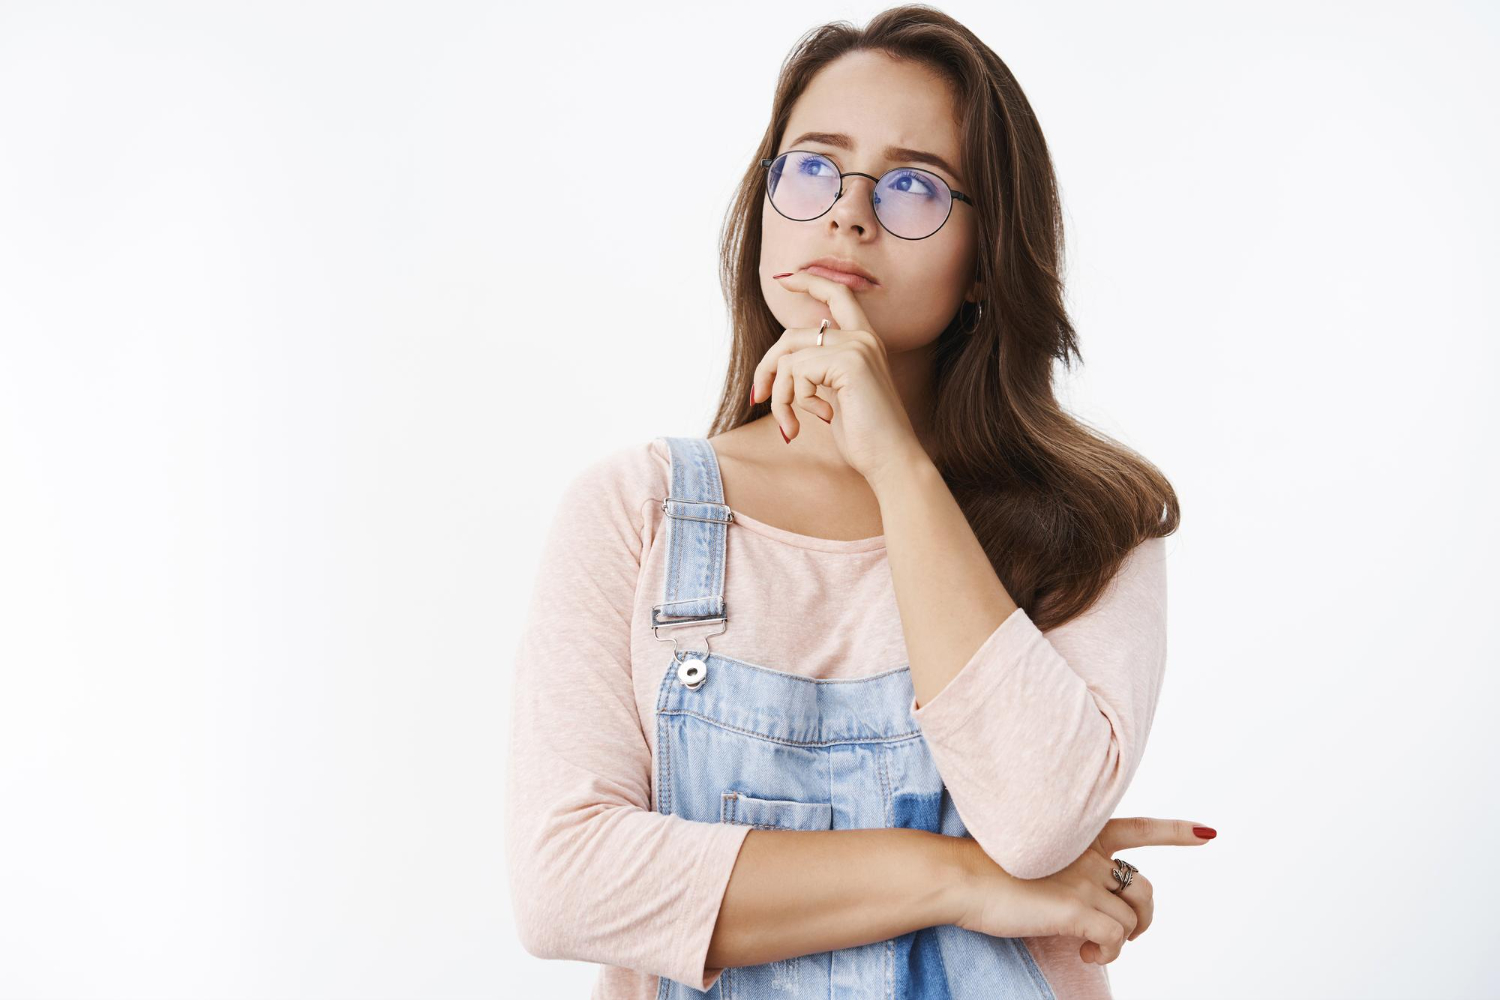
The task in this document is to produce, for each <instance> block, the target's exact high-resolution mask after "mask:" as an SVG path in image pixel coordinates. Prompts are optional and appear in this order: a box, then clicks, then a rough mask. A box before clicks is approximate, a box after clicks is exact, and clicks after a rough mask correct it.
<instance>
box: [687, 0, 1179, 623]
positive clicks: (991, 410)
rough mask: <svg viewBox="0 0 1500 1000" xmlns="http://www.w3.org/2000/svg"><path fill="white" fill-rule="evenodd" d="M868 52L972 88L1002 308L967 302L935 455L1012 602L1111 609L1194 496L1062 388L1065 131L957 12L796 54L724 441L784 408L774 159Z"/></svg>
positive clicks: (781, 104)
mask: <svg viewBox="0 0 1500 1000" xmlns="http://www.w3.org/2000/svg"><path fill="white" fill-rule="evenodd" d="M861 50H870V51H879V52H883V53H886V54H888V55H890V56H892V57H894V58H897V59H908V60H919V61H920V62H922V63H923V64H925V65H927V66H930V67H931V68H933V69H934V70H936V71H937V72H939V73H940V74H941V75H942V76H944V77H945V78H946V79H947V80H948V81H949V82H950V84H951V86H952V87H953V89H954V92H955V94H956V105H955V114H956V117H957V120H958V122H959V126H960V135H961V142H962V153H961V156H962V159H963V163H962V170H963V172H964V175H965V177H967V178H970V179H971V181H970V186H971V189H975V190H974V194H975V196H976V198H977V201H978V205H977V206H976V211H975V214H976V218H977V220H978V249H979V265H978V268H979V274H978V278H979V280H980V282H981V283H982V287H983V293H982V295H981V301H982V302H983V305H984V308H983V309H982V311H981V310H976V309H975V307H974V304H973V303H967V302H966V303H964V304H963V305H961V306H960V308H959V309H958V311H957V312H956V313H955V315H954V316H953V319H952V320H951V321H950V322H949V324H948V326H947V328H945V329H944V330H943V332H942V333H941V334H940V335H939V337H938V341H937V344H936V345H935V351H934V355H935V365H936V371H935V373H934V374H935V377H936V393H935V398H936V404H935V410H934V412H933V414H932V428H933V434H934V440H935V442H936V444H935V445H934V447H933V454H932V458H933V460H934V462H935V464H936V465H937V467H938V469H939V470H940V471H941V473H942V475H943V478H944V480H945V481H946V482H947V484H948V487H949V489H950V490H951V491H952V492H953V495H954V497H955V499H956V500H957V501H958V503H959V505H960V507H961V508H962V509H963V512H964V514H965V516H966V517H967V518H968V521H969V525H970V527H971V528H972V529H973V531H974V534H975V536H976V537H978V539H979V541H980V543H981V544H982V545H983V546H984V550H985V553H986V554H987V555H988V556H989V558H990V562H991V564H992V565H993V566H994V567H995V571H996V573H997V575H998V576H999V577H1000V580H1001V582H1002V583H1003V584H1004V586H1005V589H1006V591H1007V592H1008V593H1009V594H1010V596H1011V598H1012V599H1013V600H1015V602H1016V603H1017V604H1018V605H1020V606H1021V607H1022V608H1024V609H1025V610H1026V612H1027V614H1028V616H1030V617H1031V619H1032V621H1033V622H1035V623H1036V625H1037V626H1038V627H1039V628H1042V629H1049V628H1053V627H1056V626H1057V625H1060V624H1062V623H1063V622H1066V621H1068V620H1069V619H1071V618H1074V617H1075V616H1077V615H1079V614H1082V613H1083V612H1084V611H1086V610H1087V609H1088V607H1089V606H1090V605H1091V604H1093V602H1094V601H1095V600H1096V599H1097V598H1098V596H1099V595H1100V594H1101V593H1102V592H1103V590H1104V588H1105V586H1106V585H1107V584H1108V583H1109V580H1110V578H1111V576H1112V575H1113V574H1114V573H1115V571H1116V570H1117V569H1118V567H1119V565H1120V563H1121V562H1122V561H1123V559H1124V558H1125V556H1126V555H1127V554H1128V553H1129V551H1130V550H1131V549H1132V548H1133V547H1134V546H1135V545H1136V544H1138V543H1140V542H1143V541H1145V540H1147V539H1150V538H1157V537H1161V536H1164V535H1169V534H1171V533H1172V532H1173V531H1175V530H1176V529H1177V523H1178V507H1177V495H1176V493H1175V492H1174V491H1173V489H1172V486H1171V484H1170V483H1169V482H1168V481H1167V479H1166V477H1165V476H1164V475H1162V473H1161V472H1160V471H1159V470H1158V469H1157V468H1156V467H1155V466H1154V465H1152V464H1151V463H1150V462H1148V461H1146V460H1145V459H1144V458H1142V457H1141V456H1140V455H1139V454H1137V453H1136V452H1134V451H1133V450H1131V449H1130V448H1128V447H1126V446H1125V445H1124V444H1122V443H1120V442H1119V441H1116V440H1114V439H1113V438H1111V437H1109V436H1108V435H1106V434H1104V433H1102V432H1100V431H1098V430H1096V429H1094V428H1091V427H1089V426H1087V425H1086V424H1084V423H1083V422H1082V421H1080V420H1078V419H1076V418H1075V417H1073V416H1071V415H1069V414H1068V413H1065V412H1064V411H1063V409H1062V407H1061V405H1060V404H1059V403H1058V401H1057V398H1056V396H1055V395H1054V392H1053V384H1052V375H1053V364H1052V363H1053V361H1054V359H1056V360H1059V361H1061V362H1062V363H1063V365H1064V366H1065V367H1066V368H1068V369H1070V370H1071V368H1072V362H1073V360H1074V359H1076V360H1077V361H1079V362H1082V360H1083V356H1082V354H1081V353H1080V351H1079V348H1078V338H1077V334H1076V333H1075V331H1074V329H1073V324H1072V323H1071V322H1070V320H1069V318H1068V314H1067V310H1066V308H1065V306H1064V304H1063V282H1062V277H1061V273H1062V272H1061V267H1060V262H1061V260H1062V250H1063V224H1062V210H1061V202H1060V200H1059V197H1058V192H1057V178H1056V176H1055V174H1054V172H1053V168H1052V161H1051V158H1050V156H1049V155H1048V152H1047V143H1046V141H1045V140H1044V139H1043V137H1042V131H1041V127H1040V126H1039V125H1038V124H1037V118H1036V115H1035V113H1034V112H1033V111H1032V110H1031V105H1030V103H1029V102H1028V101H1027V100H1026V95H1025V94H1023V93H1022V92H1021V86H1020V84H1019V83H1017V82H1016V78H1015V77H1014V76H1013V75H1012V74H1011V71H1010V69H1009V67H1007V66H1006V65H1005V63H1004V62H1002V61H1001V60H1000V57H999V56H997V55H995V53H994V52H993V51H991V50H990V48H989V47H988V46H986V45H985V44H984V43H983V42H981V41H980V40H979V39H978V38H977V37H976V36H975V35H974V34H973V33H972V32H971V31H969V29H967V28H965V27H964V26H963V25H962V24H960V23H959V22H958V21H956V20H954V19H953V18H952V17H950V16H948V15H947V14H944V13H943V12H942V11H940V10H937V9H936V8H933V7H930V6H928V5H925V4H910V5H906V6H900V7H894V8H891V9H889V10H886V11H883V12H882V13H880V14H878V15H877V16H876V17H875V18H873V19H872V20H871V21H870V22H869V23H868V24H867V25H866V26H865V27H864V28H862V29H861V28H858V27H856V26H855V25H853V24H851V23H850V22H848V21H844V20H840V21H834V22H830V23H828V24H824V25H821V26H819V27H817V28H814V29H812V30H811V31H809V32H807V33H806V34H805V35H803V36H802V38H801V39H799V40H798V42H797V44H796V45H795V46H794V48H793V50H792V51H791V52H790V53H789V54H788V56H787V58H786V59H785V61H784V62H783V63H782V68H781V73H780V77H779V79H778V80H777V84H776V93H775V98H774V101H773V104H772V108H771V121H770V123H769V125H767V127H766V131H765V135H764V137H763V138H762V140H761V144H760V147H759V149H757V150H756V151H755V153H754V155H753V156H752V157H751V158H750V162H749V164H748V165H747V166H746V168H745V174H744V177H743V178H742V179H741V181H740V185H739V189H738V191H737V192H736V194H735V198H734V201H733V203H732V204H731V206H730V208H729V210H728V212H727V214H726V217H725V221H724V226H723V229H722V230H721V234H720V262H719V263H720V268H719V273H720V284H721V286H722V288H723V292H724V297H725V301H726V302H727V303H729V306H730V312H731V318H732V324H733V342H732V347H731V356H730V359H729V365H728V369H727V372H726V376H725V382H724V390H723V395H722V396H721V398H720V400H719V408H718V412H717V414H716V415H715V417H714V420H713V425H712V428H711V429H710V431H709V436H714V435H717V434H720V433H723V432H725V431H728V430H731V429H733V428H735V427H738V426H740V425H741V424H744V423H747V422H749V421H751V420H754V419H756V418H758V417H760V416H762V415H764V414H765V413H767V412H769V409H770V404H769V403H768V402H762V403H756V404H752V403H750V401H749V398H748V397H749V382H750V378H751V376H752V375H753V374H754V371H755V365H756V363H757V362H758V361H759V360H760V358H761V357H763V356H764V355H765V353H766V351H767V350H769V349H770V348H771V345H772V344H774V343H775V342H776V341H777V340H778V339H779V338H780V337H781V333H782V329H783V327H782V326H781V325H780V324H779V323H778V322H777V321H776V317H775V316H774V315H772V313H771V310H770V308H769V306H767V305H766V301H765V298H764V296H763V295H762V293H761V289H760V281H759V277H758V267H759V261H760V248H761V206H762V200H763V198H764V197H765V183H766V171H765V169H764V168H763V167H761V166H760V160H761V158H762V157H772V156H775V155H776V150H777V148H778V147H779V146H780V143H781V140H782V137H783V135H784V133H785V130H786V124H787V120H788V118H789V117H790V115H791V110H792V106H793V104H794V103H795V102H796V100H797V98H798V96H799V95H801V93H802V92H803V90H804V89H805V88H806V86H807V84H808V81H809V80H811V79H812V77H813V75H814V74H815V73H817V72H818V70H819V69H821V68H822V67H824V66H826V65H827V64H828V63H830V62H832V61H833V60H835V59H837V58H838V57H839V56H841V55H844V54H845V53H849V52H857V51H861ZM976 313H980V314H979V315H976Z"/></svg>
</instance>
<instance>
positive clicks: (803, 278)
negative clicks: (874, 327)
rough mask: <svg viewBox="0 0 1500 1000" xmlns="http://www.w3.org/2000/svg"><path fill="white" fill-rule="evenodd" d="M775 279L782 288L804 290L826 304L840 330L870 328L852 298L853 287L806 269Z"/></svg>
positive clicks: (857, 304)
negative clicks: (811, 272)
mask: <svg viewBox="0 0 1500 1000" xmlns="http://www.w3.org/2000/svg"><path fill="white" fill-rule="evenodd" d="M776 280H777V281H779V282H781V287H783V288H789V289H791V290H792V291H794V292H806V293H807V294H809V295H811V296H812V297H813V298H815V299H817V300H818V301H819V302H822V303H824V304H826V305H827V306H828V311H829V312H830V313H832V314H833V321H834V322H835V323H837V324H838V325H839V329H840V330H869V329H870V320H869V319H868V318H867V317H866V316H865V311H864V310H863V309H862V308H860V305H859V302H858V301H857V300H856V299H855V298H854V289H852V288H850V287H849V286H848V285H841V284H839V283H838V282H837V281H834V280H833V279H832V278H825V277H823V276H822V275H821V274H808V273H807V272H806V271H793V272H792V273H791V274H789V275H787V276H786V277H785V278H777V279H776ZM872 332H873V331H872Z"/></svg>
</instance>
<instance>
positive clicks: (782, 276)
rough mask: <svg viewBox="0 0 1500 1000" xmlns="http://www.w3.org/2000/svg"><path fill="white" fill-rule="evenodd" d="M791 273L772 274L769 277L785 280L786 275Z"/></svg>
mask: <svg viewBox="0 0 1500 1000" xmlns="http://www.w3.org/2000/svg"><path fill="white" fill-rule="evenodd" d="M791 273H792V272H791V271H788V272H787V273H786V274H773V275H771V277H773V278H785V277H786V276H787V274H791Z"/></svg>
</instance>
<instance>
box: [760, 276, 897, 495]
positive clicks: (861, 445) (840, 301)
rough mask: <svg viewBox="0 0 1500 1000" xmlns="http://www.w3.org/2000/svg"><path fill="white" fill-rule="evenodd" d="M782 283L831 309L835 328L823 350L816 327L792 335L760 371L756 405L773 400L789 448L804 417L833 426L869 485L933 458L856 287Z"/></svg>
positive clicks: (816, 281) (812, 279) (799, 280)
mask: <svg viewBox="0 0 1500 1000" xmlns="http://www.w3.org/2000/svg"><path fill="white" fill-rule="evenodd" d="M777 280H779V281H780V282H781V285H782V287H783V288H788V289H791V290H793V291H804V292H807V294H809V295H811V296H812V297H813V298H815V299H818V300H819V301H821V302H823V303H825V304H826V305H827V306H828V311H829V312H830V313H831V314H832V316H833V322H832V324H831V325H830V326H829V327H828V329H827V330H825V331H824V333H823V346H821V347H819V346H818V328H817V327H815V326H814V327H790V328H788V329H787V330H785V331H784V332H783V333H782V335H781V339H780V340H778V341H777V342H776V343H775V344H774V345H773V346H772V347H771V349H770V350H769V351H767V352H766V353H765V356H764V357H762V358H761V360H760V363H759V364H758V365H756V367H755V374H754V376H753V378H752V387H753V392H752V393H751V398H752V399H754V400H761V399H766V398H769V399H770V400H771V413H772V415H774V416H775V417H776V422H777V423H779V424H780V425H781V432H782V434H783V435H785V436H786V438H787V440H788V441H790V440H791V439H792V438H794V437H796V436H797V431H798V428H799V427H800V426H801V423H800V419H799V417H798V415H797V412H796V411H801V412H802V413H810V414H812V415H813V416H815V417H818V418H819V419H821V420H823V421H824V422H825V423H828V424H830V425H831V428H832V430H833V438H834V441H835V442H836V443H837V444H838V448H839V452H840V453H841V454H842V455H843V458H844V461H845V462H847V463H848V464H849V465H850V466H851V467H852V468H854V469H855V470H856V471H858V472H859V473H860V474H861V475H863V476H864V477H865V478H866V479H873V477H875V476H877V475H879V473H880V472H881V471H882V470H883V469H885V468H888V467H894V464H895V463H898V462H901V461H903V460H904V459H905V458H907V457H908V456H916V455H919V454H920V455H922V456H925V454H926V452H925V451H924V450H923V449H922V446H921V443H920V442H919V441H918V440H917V435H916V431H915V430H913V429H912V425H911V420H910V419H909V418H908V417H907V414H906V407H905V406H904V405H902V402H901V396H900V394H899V393H898V392H897V391H896V384H895V380H894V379H893V378H892V377H891V369H890V366H889V364H887V361H886V350H885V344H884V342H883V341H881V339H880V338H879V337H877V336H876V335H875V333H874V331H872V330H871V329H870V321H869V320H868V319H867V318H866V317H865V313H864V310H863V309H861V308H860V305H859V303H858V302H856V301H855V299H854V292H853V291H852V290H851V289H850V288H849V286H848V285H841V284H839V283H838V282H837V281H832V280H830V279H828V278H824V277H821V276H819V275H816V274H808V273H807V272H806V271H796V272H793V273H792V274H789V275H787V276H786V277H784V278H779V279H777ZM817 386H826V387H827V388H829V389H831V390H833V400H832V402H830V401H829V400H826V399H824V398H823V397H821V396H819V395H818V394H817V393H816V392H815V391H814V390H815V388H816V387H817ZM913 449H915V450H913Z"/></svg>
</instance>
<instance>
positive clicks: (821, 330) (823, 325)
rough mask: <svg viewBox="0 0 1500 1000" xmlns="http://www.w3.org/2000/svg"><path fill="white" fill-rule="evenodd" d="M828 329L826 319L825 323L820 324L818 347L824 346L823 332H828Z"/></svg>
mask: <svg viewBox="0 0 1500 1000" xmlns="http://www.w3.org/2000/svg"><path fill="white" fill-rule="evenodd" d="M826 329H828V321H827V320H826V319H825V320H824V321H823V322H821V323H819V324H818V346H819V347H822V346H823V331H824V330H826Z"/></svg>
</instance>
